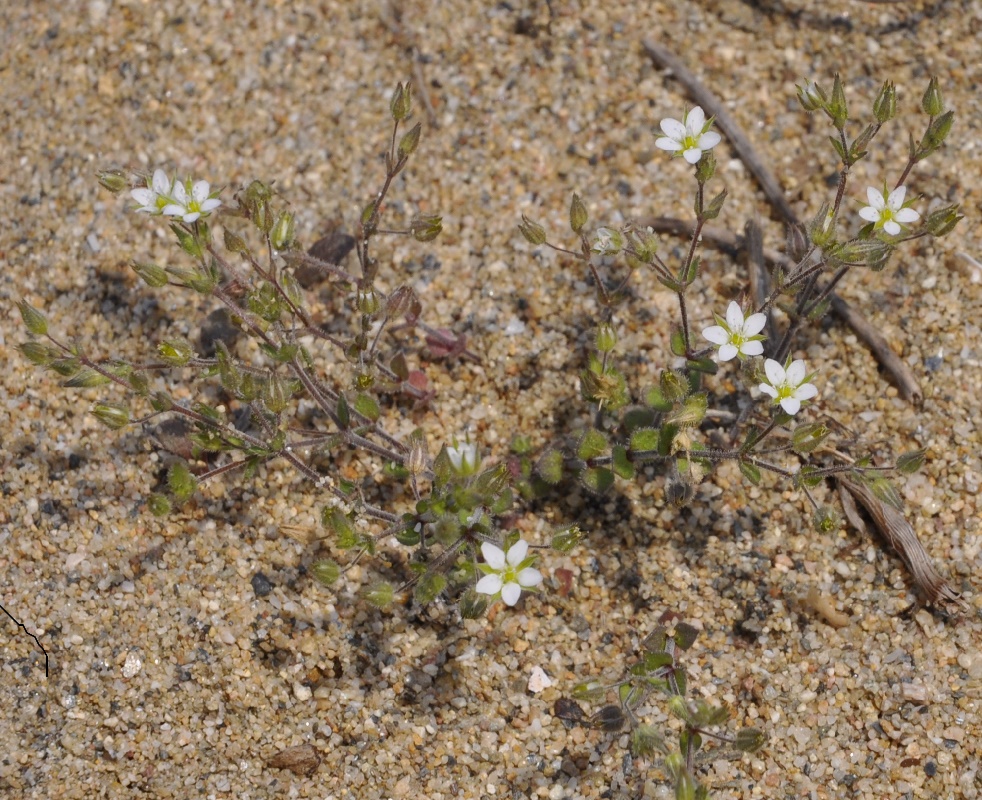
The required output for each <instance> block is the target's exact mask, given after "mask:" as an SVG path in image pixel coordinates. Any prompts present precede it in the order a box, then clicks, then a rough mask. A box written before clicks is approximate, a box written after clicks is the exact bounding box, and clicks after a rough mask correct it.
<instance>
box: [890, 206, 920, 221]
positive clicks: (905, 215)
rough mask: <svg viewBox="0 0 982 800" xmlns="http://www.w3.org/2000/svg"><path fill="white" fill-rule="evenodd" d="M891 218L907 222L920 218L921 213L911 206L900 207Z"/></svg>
mask: <svg viewBox="0 0 982 800" xmlns="http://www.w3.org/2000/svg"><path fill="white" fill-rule="evenodd" d="M893 218H894V219H895V220H897V222H903V223H909V222H917V220H919V219H920V218H921V215H920V213H918V212H917V211H914V209H912V208H902V209H900V210H899V211H898V212H897V213H896V214H894V215H893Z"/></svg>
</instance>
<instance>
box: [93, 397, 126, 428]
mask: <svg viewBox="0 0 982 800" xmlns="http://www.w3.org/2000/svg"><path fill="white" fill-rule="evenodd" d="M92 416H94V417H95V418H96V419H97V420H99V422H101V423H102V424H103V425H105V426H106V427H107V428H109V429H110V430H114V431H115V430H119V429H120V428H123V427H125V426H127V425H129V423H130V410H129V409H128V408H127V407H126V406H124V405H122V404H120V403H96V404H95V405H94V406H93V407H92Z"/></svg>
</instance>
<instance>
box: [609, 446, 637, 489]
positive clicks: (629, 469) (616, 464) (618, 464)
mask: <svg viewBox="0 0 982 800" xmlns="http://www.w3.org/2000/svg"><path fill="white" fill-rule="evenodd" d="M611 456H612V457H613V463H612V465H611V466H612V467H613V470H614V473H615V474H616V475H617V476H618V477H619V478H623V479H624V480H626V481H629V480H631V479H632V478H633V477H634V464H632V463H631V459H630V458H629V457H628V453H627V448H626V447H624V446H623V445H619V444H617V445H614V447H613V448H612V450H611Z"/></svg>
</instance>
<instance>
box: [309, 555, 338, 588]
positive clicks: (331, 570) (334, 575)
mask: <svg viewBox="0 0 982 800" xmlns="http://www.w3.org/2000/svg"><path fill="white" fill-rule="evenodd" d="M311 572H313V573H314V578H315V579H316V580H317V581H318V583H322V584H324V586H330V585H331V584H333V583H334V582H335V581H337V579H338V578H340V577H341V567H339V566H338V563H337V562H336V561H331V560H330V559H325V560H323V561H315V562H314V566H313V568H312V569H311Z"/></svg>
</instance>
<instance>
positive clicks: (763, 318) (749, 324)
mask: <svg viewBox="0 0 982 800" xmlns="http://www.w3.org/2000/svg"><path fill="white" fill-rule="evenodd" d="M766 324H767V314H763V313H760V312H758V313H756V314H751V315H750V316H749V317H747V318H746V320H744V323H743V335H744V336H756V335H757V334H758V333H760V332H761V331H762V330H764V326H765V325H766Z"/></svg>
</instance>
